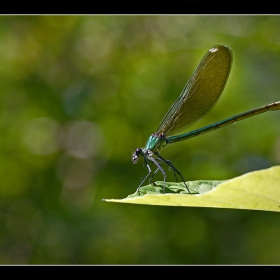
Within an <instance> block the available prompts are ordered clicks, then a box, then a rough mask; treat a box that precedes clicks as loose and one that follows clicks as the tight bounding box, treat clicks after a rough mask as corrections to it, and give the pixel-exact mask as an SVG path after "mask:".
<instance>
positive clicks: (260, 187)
mask: <svg viewBox="0 0 280 280" xmlns="http://www.w3.org/2000/svg"><path fill="white" fill-rule="evenodd" d="M187 184H188V187H189V189H190V190H192V191H196V192H199V194H189V193H188V192H187V191H186V189H185V188H184V187H183V185H182V184H181V183H170V182H169V183H168V182H166V190H167V191H166V193H165V194H162V189H163V186H164V182H156V183H154V184H151V185H148V186H145V187H142V188H141V192H140V194H139V193H137V192H136V193H135V194H132V195H129V196H128V197H127V198H124V199H103V201H107V202H119V203H131V204H148V205H162V206H189V207H214V208H231V209H247V210H263V211H275V212H280V166H274V167H271V168H268V169H264V170H259V171H254V172H250V173H247V174H244V175H242V176H239V177H236V178H233V179H230V180H227V181H206V180H204V181H193V182H187Z"/></svg>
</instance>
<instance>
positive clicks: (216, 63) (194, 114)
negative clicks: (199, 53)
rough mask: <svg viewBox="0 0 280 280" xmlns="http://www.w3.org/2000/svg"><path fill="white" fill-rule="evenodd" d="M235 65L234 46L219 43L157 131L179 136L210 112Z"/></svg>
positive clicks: (202, 63) (195, 72)
mask: <svg viewBox="0 0 280 280" xmlns="http://www.w3.org/2000/svg"><path fill="white" fill-rule="evenodd" d="M231 64H232V52H231V49H230V48H228V47H226V46H222V45H217V46H214V47H213V48H211V49H210V50H209V51H208V52H207V53H206V54H205V55H204V57H203V58H202V60H201V62H200V63H199V65H198V67H197V69H196V70H195V71H194V73H193V74H192V76H191V78H190V79H189V81H188V82H187V84H186V86H185V87H184V89H183V91H182V93H181V94H180V96H179V97H178V98H177V100H176V101H175V102H174V104H173V105H172V106H171V107H170V109H169V110H168V112H167V113H166V114H165V116H164V118H163V119H162V121H161V123H160V125H159V127H158V129H157V133H158V134H160V133H163V134H164V135H166V136H167V135H168V136H170V135H176V134H178V133H179V132H180V131H183V130H185V129H187V128H188V127H190V126H192V125H193V124H194V123H196V122H197V121H198V120H200V119H201V118H202V117H204V116H205V114H207V113H208V112H209V111H210V110H211V108H212V107H213V106H214V105H215V103H216V102H217V101H218V99H219V97H220V95H221V93H222V92H223V89H224V87H225V85H226V82H227V79H228V76H229V73H230V69H231Z"/></svg>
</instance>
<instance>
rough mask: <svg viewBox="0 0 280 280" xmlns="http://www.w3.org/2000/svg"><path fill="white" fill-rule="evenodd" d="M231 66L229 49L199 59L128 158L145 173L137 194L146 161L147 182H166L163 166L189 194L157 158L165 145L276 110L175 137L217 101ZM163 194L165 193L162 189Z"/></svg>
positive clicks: (264, 109)
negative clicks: (140, 162) (153, 168)
mask: <svg viewBox="0 0 280 280" xmlns="http://www.w3.org/2000/svg"><path fill="white" fill-rule="evenodd" d="M231 64H232V52H231V49H230V48H228V47H226V46H222V45H217V46H214V47H213V48H211V49H210V50H209V51H208V52H207V53H206V54H205V56H204V57H203V58H202V60H201V62H200V64H199V65H198V67H197V69H196V70H195V72H194V73H193V75H192V76H191V78H190V79H189V81H188V82H187V84H186V86H185V87H184V89H183V91H182V93H181V94H180V96H179V97H178V98H177V100H176V101H175V102H174V104H173V105H172V106H171V107H170V109H169V110H168V111H167V113H166V114H165V116H164V118H163V119H162V121H161V122H160V125H159V127H158V129H157V131H156V132H155V133H153V134H152V135H151V136H150V137H149V138H148V141H147V143H146V146H145V148H137V149H136V150H135V152H134V153H133V154H132V162H133V163H137V161H138V159H139V157H140V156H143V158H144V160H145V163H146V166H147V169H148V174H147V176H146V177H145V178H144V179H143V180H142V182H141V184H140V185H139V187H138V188H137V190H139V188H140V187H141V186H142V185H143V183H144V182H145V180H146V179H147V178H148V177H149V176H150V175H151V168H150V166H149V163H148V161H151V162H153V163H154V164H155V165H156V167H157V169H156V171H155V172H154V173H153V174H152V175H151V178H150V179H152V177H153V176H154V174H155V173H157V172H158V171H159V170H160V171H161V172H162V174H163V177H164V182H165V181H166V173H165V171H164V169H163V168H162V166H161V164H162V162H164V163H166V164H167V165H169V166H170V167H171V168H172V169H173V171H174V174H175V177H176V173H177V174H178V175H179V176H180V177H181V179H182V181H183V183H184V185H185V187H186V189H187V190H188V192H189V193H190V194H191V192H190V190H189V189H188V187H187V185H186V183H185V180H184V178H183V176H182V175H181V173H180V172H179V171H178V170H177V169H176V168H175V167H174V166H173V164H172V163H171V161H169V160H166V159H164V158H163V157H162V156H160V154H159V151H160V150H161V149H162V148H164V147H165V146H166V145H168V144H172V143H177V142H180V141H183V140H187V139H189V138H192V137H196V136H199V135H201V134H204V133H207V132H210V131H213V130H216V129H219V128H221V127H224V126H227V125H230V124H233V123H236V122H238V121H240V120H243V119H246V118H249V117H252V116H255V115H257V114H261V113H264V112H267V111H277V110H280V101H278V102H274V103H271V104H268V105H265V106H262V107H259V108H256V109H253V110H250V111H247V112H244V113H241V114H238V115H236V116H233V117H230V118H227V119H225V120H222V121H219V122H217V123H214V124H210V125H208V126H205V127H202V128H200V129H197V130H194V131H190V132H187V133H183V134H179V132H181V131H183V130H185V129H187V128H189V127H190V126H192V125H193V124H194V123H196V122H197V121H198V120H200V119H201V118H202V117H203V116H204V115H205V114H207V113H208V112H209V111H210V110H211V108H212V107H213V106H214V105H215V103H216V102H217V101H218V99H219V97H220V95H221V93H222V91H223V89H224V87H225V85H226V82H227V79H228V76H229V73H230V69H231ZM155 156H156V157H155ZM176 179H177V177H176ZM163 192H165V187H164V190H163Z"/></svg>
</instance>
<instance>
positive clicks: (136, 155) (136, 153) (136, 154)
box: [131, 148, 142, 164]
mask: <svg viewBox="0 0 280 280" xmlns="http://www.w3.org/2000/svg"><path fill="white" fill-rule="evenodd" d="M141 154H142V150H141V149H140V148H138V149H136V151H135V152H134V153H133V154H132V157H131V160H132V162H133V164H135V163H137V162H138V160H139V155H141Z"/></svg>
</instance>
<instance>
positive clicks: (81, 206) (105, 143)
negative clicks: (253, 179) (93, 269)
mask: <svg viewBox="0 0 280 280" xmlns="http://www.w3.org/2000/svg"><path fill="white" fill-rule="evenodd" d="M279 26H280V17H279V16H106V15H105V16H2V17H1V18H0V38H1V40H0V41H1V44H0V61H1V64H0V77H1V78H0V82H1V95H0V116H1V118H0V123H1V126H0V129H1V136H2V137H1V139H0V155H1V156H0V176H1V177H0V224H1V227H0V263H1V264H279V263H280V241H279V236H280V216H279V213H274V212H262V211H245V210H226V209H210V208H184V207H160V206H158V207H154V206H143V205H142V206H141V205H125V204H116V203H105V202H102V198H124V197H126V196H127V195H129V194H132V193H134V192H135V190H136V188H137V187H138V185H139V183H140V181H141V178H143V176H145V175H146V172H147V170H146V167H145V166H144V164H143V161H140V162H139V163H138V164H137V165H133V164H132V162H131V154H132V152H133V151H134V149H135V148H137V147H143V146H144V145H145V143H146V141H147V138H148V136H149V135H150V134H152V133H153V132H155V130H156V129H157V126H158V124H159V122H160V120H161V118H162V117H163V116H164V114H165V112H166V111H167V109H168V108H169V107H170V106H171V104H172V103H173V102H174V101H175V99H176V98H177V97H178V95H179V94H180V92H181V90H182V89H183V87H184V86H185V84H186V82H187V80H188V78H189V77H190V75H191V74H192V72H193V71H194V70H195V68H196V66H197V65H198V63H199V62H200V60H201V58H202V57H203V55H204V54H205V53H206V51H207V50H208V49H210V48H211V47H212V46H214V45H217V44H223V45H227V46H229V47H231V48H232V51H233V67H232V71H231V75H230V78H229V80H228V83H227V86H226V88H225V90H224V93H223V96H222V97H221V98H220V100H219V102H218V103H217V105H216V106H215V108H214V109H213V110H212V111H211V112H210V113H209V114H208V115H207V116H206V117H205V118H204V119H203V120H202V121H200V122H199V123H198V124H197V125H195V126H194V127H192V128H193V129H195V128H199V127H202V126H204V125H207V124H210V123H213V122H216V121H219V120H222V119H224V118H227V117H230V116H232V115H235V114H238V113H241V112H243V111H247V110H250V109H253V108H255V107H259V106H262V105H265V104H268V103H271V102H275V101H279V100H280V32H279V31H280V29H279ZM279 121H280V112H270V113H266V114H262V115H259V116H256V117H254V118H251V119H247V120H244V121H242V122H240V123H237V124H235V125H231V126H228V127H226V128H223V129H220V130H217V131H214V132H211V133H209V134H205V135H202V136H200V137H197V138H193V139H190V140H188V141H185V142H182V143H178V144H176V145H170V146H169V147H167V148H166V149H164V150H162V152H161V154H162V156H164V157H165V158H166V159H170V160H172V161H173V163H174V165H175V166H176V167H177V168H178V169H179V170H180V171H181V172H182V174H183V175H184V177H185V179H186V180H187V181H189V180H198V179H209V180H223V179H230V178H233V177H235V176H239V175H242V174H244V173H246V172H249V171H253V170H259V169H263V168H268V167H270V166H273V165H277V164H279V163H280V131H279ZM155 180H162V176H160V174H158V175H157V176H156V177H155ZM167 180H168V181H173V180H174V177H173V174H172V172H171V171H170V172H168V174H167ZM279 185H280V183H279ZM265 187H266V186H264V188H265Z"/></svg>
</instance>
